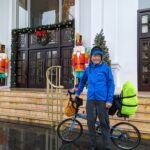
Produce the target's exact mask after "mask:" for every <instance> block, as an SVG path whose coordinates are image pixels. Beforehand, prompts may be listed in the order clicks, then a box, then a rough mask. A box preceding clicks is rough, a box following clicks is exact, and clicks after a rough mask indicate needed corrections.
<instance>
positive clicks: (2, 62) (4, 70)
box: [0, 53, 8, 78]
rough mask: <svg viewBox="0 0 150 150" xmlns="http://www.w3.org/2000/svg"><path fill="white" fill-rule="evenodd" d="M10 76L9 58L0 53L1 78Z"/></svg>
mask: <svg viewBox="0 0 150 150" xmlns="http://www.w3.org/2000/svg"><path fill="white" fill-rule="evenodd" d="M7 74H8V57H7V55H6V54H5V53H0V78H5V77H6V76H7Z"/></svg>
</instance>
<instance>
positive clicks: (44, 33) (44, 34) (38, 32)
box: [35, 30, 47, 37]
mask: <svg viewBox="0 0 150 150" xmlns="http://www.w3.org/2000/svg"><path fill="white" fill-rule="evenodd" d="M35 34H36V36H37V37H43V36H46V34H47V31H46V30H43V31H36V33H35Z"/></svg>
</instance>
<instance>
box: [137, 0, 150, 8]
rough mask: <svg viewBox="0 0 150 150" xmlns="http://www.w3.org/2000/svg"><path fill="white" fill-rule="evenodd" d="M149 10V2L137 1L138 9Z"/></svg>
mask: <svg viewBox="0 0 150 150" xmlns="http://www.w3.org/2000/svg"><path fill="white" fill-rule="evenodd" d="M146 8H150V0H139V9H146Z"/></svg>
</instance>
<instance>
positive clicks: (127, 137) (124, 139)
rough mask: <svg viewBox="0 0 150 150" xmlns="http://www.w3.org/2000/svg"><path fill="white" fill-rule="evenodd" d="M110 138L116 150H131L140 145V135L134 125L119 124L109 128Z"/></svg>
mask: <svg viewBox="0 0 150 150" xmlns="http://www.w3.org/2000/svg"><path fill="white" fill-rule="evenodd" d="M111 138H112V142H113V143H114V144H115V145H116V146H117V147H118V148H121V149H124V150H131V149H134V148H136V147H137V146H138V145H139V144H140V141H141V134H140V132H139V130H138V129H137V128H136V127H135V126H134V125H132V124H130V123H127V122H120V123H117V124H116V125H114V126H113V127H112V128H111Z"/></svg>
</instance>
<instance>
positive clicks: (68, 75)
mask: <svg viewBox="0 0 150 150" xmlns="http://www.w3.org/2000/svg"><path fill="white" fill-rule="evenodd" d="M71 56H72V48H68V47H66V48H62V49H61V66H62V70H63V71H62V79H63V80H62V85H64V86H65V87H66V88H68V89H69V88H71V87H72V83H73V82H72V70H71V68H72V67H71Z"/></svg>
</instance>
